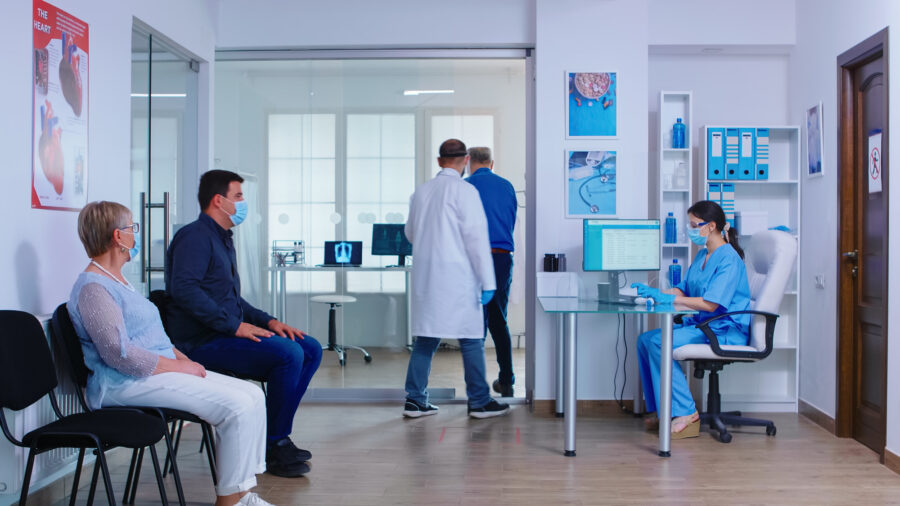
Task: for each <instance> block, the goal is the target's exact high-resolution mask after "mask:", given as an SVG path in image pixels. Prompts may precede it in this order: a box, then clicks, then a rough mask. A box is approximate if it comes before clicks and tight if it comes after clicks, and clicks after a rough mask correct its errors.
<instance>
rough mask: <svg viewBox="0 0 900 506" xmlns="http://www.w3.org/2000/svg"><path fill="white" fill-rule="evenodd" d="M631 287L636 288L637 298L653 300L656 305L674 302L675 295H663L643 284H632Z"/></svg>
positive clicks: (659, 291)
mask: <svg viewBox="0 0 900 506" xmlns="http://www.w3.org/2000/svg"><path fill="white" fill-rule="evenodd" d="M631 287H632V288H637V292H638V296H640V297H645V298H648V299H653V301H654V302H656V303H657V304H671V303H673V302H675V295H673V294H671V293H663V292H662V291H661V290H659V289H657V288H653V287H652V286H648V285H645V284H644V283H632V284H631Z"/></svg>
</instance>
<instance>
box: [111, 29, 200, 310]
mask: <svg viewBox="0 0 900 506" xmlns="http://www.w3.org/2000/svg"><path fill="white" fill-rule="evenodd" d="M197 68H198V64H197V62H196V61H194V60H192V59H191V58H190V57H188V56H185V55H184V52H183V51H182V50H180V49H179V48H176V47H173V46H172V45H171V44H168V43H165V42H163V41H161V40H160V38H159V37H156V36H154V35H153V34H152V33H150V32H149V31H146V30H143V29H142V28H140V27H135V28H134V30H133V33H132V67H131V76H132V79H131V147H132V149H131V209H132V213H133V215H134V220H135V221H136V222H139V223H140V224H141V244H142V247H141V253H140V256H141V258H139V259H134V260H133V261H132V262H130V263H129V264H128V266H127V268H126V275H127V276H128V278H129V281H131V283H132V284H134V285H135V286H136V287H138V286H139V287H140V289H141V291H142V292H143V293H145V294H149V293H150V291H152V290H160V289H164V288H165V282H164V280H163V266H164V265H165V252H166V248H167V247H168V244H169V239H170V238H171V236H172V233H173V232H174V228H175V225H174V224H176V223H179V222H180V221H185V219H186V218H189V217H183V216H179V212H178V210H179V208H180V207H179V205H180V204H182V206H181V208H184V207H187V206H184V205H183V202H182V200H184V199H185V198H187V199H190V198H191V197H192V195H191V194H189V192H188V194H185V192H183V191H180V190H182V189H183V188H182V187H183V186H184V185H182V184H181V178H180V177H179V174H181V173H182V172H183V169H184V168H185V167H191V166H195V165H196V163H197V70H196V69H197ZM182 214H183V213H182ZM179 218H180V219H179Z"/></svg>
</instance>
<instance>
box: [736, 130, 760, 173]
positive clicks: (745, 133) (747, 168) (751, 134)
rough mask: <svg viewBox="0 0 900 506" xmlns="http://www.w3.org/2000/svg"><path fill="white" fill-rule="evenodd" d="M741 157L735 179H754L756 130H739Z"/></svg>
mask: <svg viewBox="0 0 900 506" xmlns="http://www.w3.org/2000/svg"><path fill="white" fill-rule="evenodd" d="M740 135H741V157H740V161H739V162H738V174H737V179H754V174H755V172H756V129H755V128H741V130H740Z"/></svg>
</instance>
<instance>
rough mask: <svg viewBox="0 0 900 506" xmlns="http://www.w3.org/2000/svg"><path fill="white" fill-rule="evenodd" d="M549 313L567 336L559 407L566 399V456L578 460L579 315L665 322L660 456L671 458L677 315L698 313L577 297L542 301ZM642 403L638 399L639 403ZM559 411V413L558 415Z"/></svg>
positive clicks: (559, 363) (561, 361)
mask: <svg viewBox="0 0 900 506" xmlns="http://www.w3.org/2000/svg"><path fill="white" fill-rule="evenodd" d="M538 301H540V303H541V307H542V308H543V309H544V312H545V313H556V314H558V315H559V316H560V318H561V320H562V325H561V327H563V328H564V331H563V333H562V334H561V335H560V336H558V339H559V340H560V346H559V347H558V348H557V350H558V352H557V385H556V392H557V397H556V398H557V405H558V403H559V399H560V398H562V399H563V413H564V416H565V424H566V440H565V455H566V456H567V457H574V456H575V416H576V409H575V401H576V394H575V378H576V374H575V357H576V356H577V354H576V351H575V347H576V345H577V341H578V339H577V336H576V329H577V326H576V318H577V316H578V314H579V313H591V314H636V315H652V314H655V315H659V316H660V317H661V319H662V325H661V328H662V354H661V357H660V361H661V364H660V368H659V371H660V388H661V389H660V393H659V406H657V407H658V408H659V412H658V415H659V452H658V454H659V456H660V457H668V456H670V455H671V452H670V442H671V441H670V440H671V436H672V434H671V430H672V429H671V426H672V330H673V327H674V319H675V315H678V314H685V315H690V314H696V313H697V311H694V310H693V309H689V308H687V307H685V306H679V305H672V304H657V305H655V306H647V305H646V304H641V305H634V304H631V305H622V304H607V303H603V302H599V301H597V300H591V299H580V298H577V297H538ZM560 371H563V374H562V378H563V381H559V378H560V375H559V372H560ZM637 402H638V399H635V403H637ZM558 411H559V409H557V412H558Z"/></svg>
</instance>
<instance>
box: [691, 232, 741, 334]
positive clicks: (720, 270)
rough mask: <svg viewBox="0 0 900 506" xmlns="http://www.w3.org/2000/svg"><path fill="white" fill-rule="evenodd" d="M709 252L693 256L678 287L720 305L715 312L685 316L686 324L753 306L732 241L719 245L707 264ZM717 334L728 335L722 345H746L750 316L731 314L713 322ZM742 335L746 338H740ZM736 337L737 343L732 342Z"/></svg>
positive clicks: (703, 250)
mask: <svg viewBox="0 0 900 506" xmlns="http://www.w3.org/2000/svg"><path fill="white" fill-rule="evenodd" d="M707 254H708V251H707V249H706V248H703V249H701V250H700V251H699V252H698V253H697V256H696V257H694V261H693V263H691V267H690V269H688V272H687V276H685V277H684V279H683V280H682V281H681V283H679V284H678V286H676V288H678V289H679V290H681V291H682V292H683V293H684V294H685V295H686V296H688V297H702V298H703V300H705V301H708V302H714V303H716V304H718V305H719V308H718V309H716V310H715V311H714V312H712V313H710V312H706V311H701V312H700V313H698V314H696V315H694V316H692V317H690V318H685V319H684V323H685V324H686V325H687V324H693V325H696V324H698V323H702V322H704V321H706V320H708V319H709V318H712V317H713V316H716V315H720V314H723V313H731V312H734V311H746V310H747V309H750V284H749V283H748V282H747V268H746V267H745V266H744V261H743V260H742V259H741V257H740V255H738V253H737V251H735V250H734V248H732V247H731V245H730V244H724V245H722V246H719V247H718V248H716V250H715V251H713V252H712V254H711V255H709V259H708V260H707V261H706V266H705V267H704V266H703V261H704V259H706V257H707ZM710 328H711V329H712V330H713V331H714V332H715V333H716V335H718V336H728V338H727V339H725V340H724V341H725V342H722V343H721V344H747V338H748V337H749V336H750V315H748V314H742V315H735V316H728V317H725V318H721V319H719V320H716V321H714V322H712V323H711V324H710ZM740 336H743V339H740ZM735 340H737V341H738V342H732V341H735Z"/></svg>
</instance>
